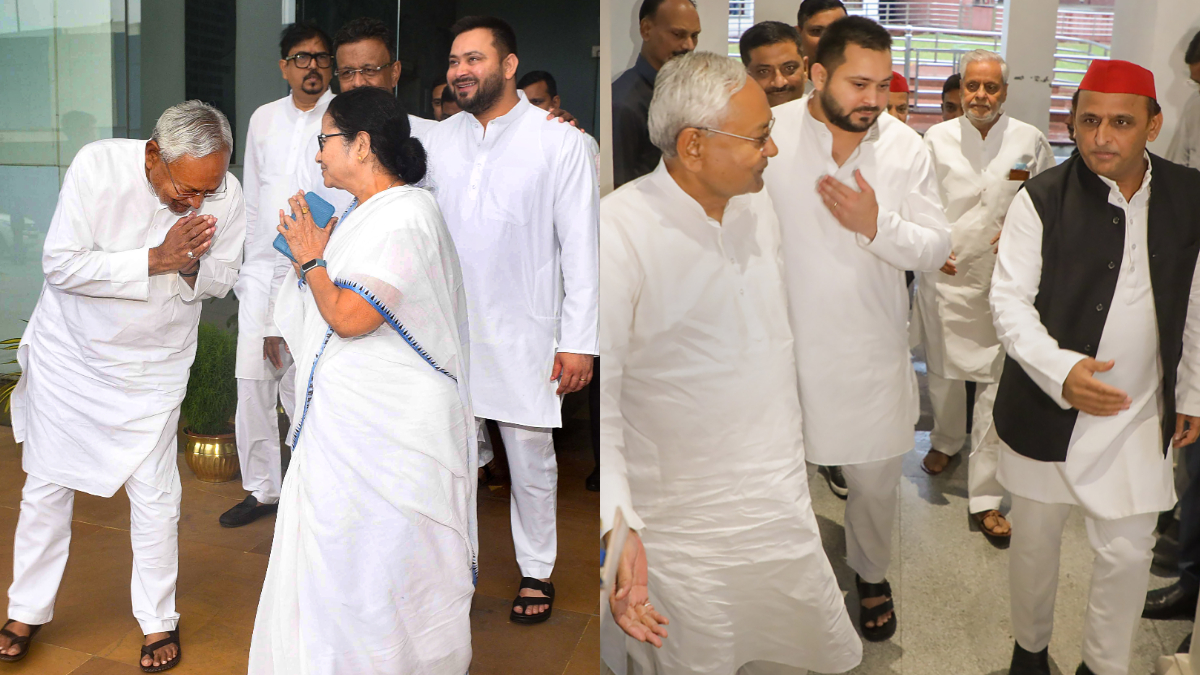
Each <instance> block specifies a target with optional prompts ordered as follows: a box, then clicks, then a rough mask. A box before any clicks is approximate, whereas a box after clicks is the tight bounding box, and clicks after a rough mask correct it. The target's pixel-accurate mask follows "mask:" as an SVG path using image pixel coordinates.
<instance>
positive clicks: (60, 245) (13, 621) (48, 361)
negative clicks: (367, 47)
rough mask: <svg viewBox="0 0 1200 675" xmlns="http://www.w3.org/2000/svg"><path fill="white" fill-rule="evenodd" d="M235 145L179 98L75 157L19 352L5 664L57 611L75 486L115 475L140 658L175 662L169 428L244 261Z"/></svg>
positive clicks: (94, 486) (96, 490) (106, 485)
mask: <svg viewBox="0 0 1200 675" xmlns="http://www.w3.org/2000/svg"><path fill="white" fill-rule="evenodd" d="M232 151H233V134H232V133H231V132H230V130H229V121H228V120H226V119H225V116H224V115H222V114H221V112H220V111H219V110H217V109H216V108H214V107H212V106H210V105H208V104H206V103H201V102H200V101H185V102H183V103H179V104H176V105H174V106H171V107H170V108H167V110H166V111H164V112H163V114H162V116H160V117H159V118H158V122H157V123H156V124H155V125H154V135H153V136H152V137H151V139H150V140H148V141H139V140H136V139H125V138H112V139H107V140H102V141H96V142H94V143H89V144H88V145H85V146H84V147H83V148H82V149H80V151H79V153H78V154H77V155H76V156H75V158H74V159H73V160H71V166H70V168H69V169H67V173H66V176H65V177H64V178H63V186H62V191H61V192H60V193H59V198H58V207H57V208H56V209H55V211H54V219H53V220H52V221H51V222H50V229H49V231H48V232H47V233H46V243H45V247H44V249H43V251H42V269H43V270H44V271H45V274H46V283H45V285H44V286H43V287H42V294H41V297H39V298H38V303H37V307H35V308H34V310H33V315H32V316H31V317H30V318H29V326H28V327H27V328H26V329H25V335H24V336H22V338H21V344H20V348H19V349H18V350H17V360H18V361H19V362H20V364H21V371H22V374H21V379H20V381H19V382H18V383H17V388H16V390H15V391H14V392H13V396H12V420H13V435H14V436H15V437H16V439H17V442H18V443H24V446H23V449H22V457H21V469H23V470H24V472H25V473H26V474H28V475H27V476H26V478H25V487H24V489H23V490H22V492H21V513H20V518H19V519H18V520H17V531H16V534H15V535H14V538H13V582H12V586H10V587H9V589H8V617H9V620H8V621H7V622H6V623H5V625H4V627H3V628H0V661H18V660H20V659H22V658H24V657H25V656H26V655H27V654H28V651H29V649H30V646H29V640H30V638H32V637H33V636H34V634H35V633H36V632H37V631H38V629H40V628H41V626H42V624H45V623H47V622H49V621H50V620H51V619H52V618H53V617H54V603H55V596H56V595H57V594H58V590H59V585H60V584H61V583H62V576H63V570H64V569H65V568H66V564H67V557H68V553H69V547H70V542H71V514H72V509H73V508H74V503H75V493H76V492H77V491H82V492H86V493H88V494H92V495H97V496H100V497H112V496H113V495H114V494H115V493H116V491H117V490H119V489H121V488H122V487H124V488H125V492H126V494H127V495H128V496H129V516H130V519H129V523H130V527H129V530H130V539H131V542H132V548H133V577H132V580H131V583H130V592H131V596H132V605H133V616H134V618H135V619H137V622H138V626H139V627H140V628H141V631H142V633H144V634H145V636H146V637H145V641H144V642H143V645H144V646H143V647H142V656H141V658H140V665H141V667H142V670H143V671H145V672H155V670H157V671H163V670H168V669H170V668H174V667H175V666H176V665H177V664H178V663H179V662H180V660H181V659H182V656H183V652H182V650H181V647H180V643H179V631H178V627H179V613H178V612H177V611H176V607H175V585H176V582H177V580H178V576H179V504H180V500H181V499H182V496H183V488H182V486H181V484H180V481H179V470H178V468H177V464H176V459H177V457H178V453H177V452H176V442H175V432H176V429H178V426H179V409H180V405H181V404H182V402H183V397H184V392H185V390H186V389H187V383H188V371H189V369H190V367H191V365H192V361H193V359H194V357H195V355H196V331H197V325H198V324H199V322H200V307H201V303H202V302H203V301H204V300H205V299H206V298H219V297H223V296H224V295H225V294H226V293H228V292H229V289H230V288H232V287H233V285H234V282H235V281H237V276H238V267H239V265H240V263H241V257H242V242H243V237H244V235H245V232H246V223H245V218H244V208H243V202H242V190H241V186H240V185H239V184H238V181H237V179H236V178H234V177H233V174H231V173H229V171H228V169H229V158H230V154H231V153H232ZM89 581H90V583H107V582H105V581H101V580H97V579H90V580H89ZM152 669H154V670H152ZM41 670H42V671H43V672H44V668H42V669H41Z"/></svg>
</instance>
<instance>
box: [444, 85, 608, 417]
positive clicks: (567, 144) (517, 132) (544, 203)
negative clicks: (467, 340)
mask: <svg viewBox="0 0 1200 675" xmlns="http://www.w3.org/2000/svg"><path fill="white" fill-rule="evenodd" d="M518 95H519V96H520V101H519V102H518V103H517V105H516V107H514V108H513V109H512V110H511V111H509V112H508V113H506V114H504V115H502V116H500V117H498V118H496V119H494V120H492V121H491V122H489V123H488V125H487V129H486V132H485V129H484V127H483V125H481V124H480V123H479V121H478V120H476V119H475V117H474V116H473V115H469V114H467V115H454V116H453V117H450V118H449V119H447V120H444V121H443V122H441V123H439V124H438V125H437V126H435V127H434V128H433V129H432V130H431V131H429V133H428V135H427V136H426V138H425V139H424V140H425V144H426V148H427V150H428V152H429V172H430V175H429V177H428V178H427V179H426V180H427V182H428V184H429V185H430V186H431V188H432V189H433V190H434V194H435V195H436V196H437V200H438V204H439V205H440V206H441V208H442V214H443V215H444V216H445V218H446V223H447V224H448V225H449V227H450V233H451V235H452V236H453V237H454V245H455V247H456V248H457V249H458V255H459V257H460V258H461V260H462V269H463V279H464V281H465V283H466V287H467V307H468V309H469V311H470V316H471V368H472V371H471V377H470V380H471V399H472V402H473V403H474V406H475V413H476V414H477V415H479V416H480V417H482V418H487V419H494V420H496V421H498V422H509V423H512V424H521V425H525V426H531V427H543V428H545V427H559V426H562V415H561V411H560V399H559V397H558V396H557V395H556V394H555V391H556V390H557V389H558V383H557V382H552V381H551V380H550V376H551V374H552V373H553V370H554V356H555V353H557V352H571V353H576V354H595V353H596V352H597V327H596V314H597V302H598V295H599V269H598V265H599V263H598V262H597V260H598V259H597V255H598V254H597V248H598V245H599V244H598V241H597V240H598V234H597V228H598V217H599V216H598V214H597V206H598V203H599V199H600V196H599V188H598V186H597V183H596V168H595V163H594V161H593V159H592V154H591V151H590V150H589V149H588V145H587V139H586V138H585V136H584V135H583V134H581V133H579V131H578V130H577V129H575V127H573V126H571V125H569V124H562V123H560V122H558V121H554V120H547V119H546V111H544V110H542V109H541V108H537V107H535V106H533V105H531V104H530V103H529V102H528V101H527V100H526V99H525V94H524V93H523V92H518Z"/></svg>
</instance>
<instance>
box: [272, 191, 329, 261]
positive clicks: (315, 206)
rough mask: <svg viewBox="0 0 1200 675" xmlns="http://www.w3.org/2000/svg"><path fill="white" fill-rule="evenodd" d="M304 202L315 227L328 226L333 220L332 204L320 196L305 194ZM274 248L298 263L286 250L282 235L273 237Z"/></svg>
mask: <svg viewBox="0 0 1200 675" xmlns="http://www.w3.org/2000/svg"><path fill="white" fill-rule="evenodd" d="M304 201H306V202H308V212H309V214H310V215H311V216H312V219H313V222H314V223H316V224H317V227H322V228H323V227H325V226H326V225H328V224H329V220H330V219H331V218H333V210H334V209H333V204H330V203H329V202H327V201H325V200H324V199H321V197H320V195H318V194H317V193H315V192H308V193H305V195H304ZM295 217H296V214H295V213H293V214H292V218H295ZM274 246H275V250H276V251H279V252H280V253H282V254H284V255H286V256H287V257H288V260H291V261H292V262H300V261H298V260H296V258H295V257H294V256H293V255H292V249H290V248H288V243H287V239H284V238H283V235H282V234H277V235H275V244H274ZM306 262H307V261H306Z"/></svg>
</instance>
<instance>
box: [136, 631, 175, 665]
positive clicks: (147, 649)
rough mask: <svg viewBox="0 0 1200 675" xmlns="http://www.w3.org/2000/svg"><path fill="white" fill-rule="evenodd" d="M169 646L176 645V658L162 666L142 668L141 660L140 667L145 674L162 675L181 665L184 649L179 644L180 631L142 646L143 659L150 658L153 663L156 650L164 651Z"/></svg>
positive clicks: (171, 632)
mask: <svg viewBox="0 0 1200 675" xmlns="http://www.w3.org/2000/svg"><path fill="white" fill-rule="evenodd" d="M167 645H175V647H176V649H175V658H173V659H171V660H170V661H167V662H166V663H164V664H162V665H161V666H142V659H141V658H139V659H138V665H139V666H141V668H142V672H143V673H161V672H163V671H164V670H170V669H172V668H174V667H175V666H177V665H179V661H180V660H181V659H183V647H182V646H180V644H179V631H178V630H173V631H170V632H169V635H168V636H167V637H165V638H163V639H161V640H159V641H158V642H152V643H150V644H148V645H143V646H142V657H146V656H149V657H150V660H151V661H153V660H154V651H155V650H156V649H162V648H163V647H166V646H167Z"/></svg>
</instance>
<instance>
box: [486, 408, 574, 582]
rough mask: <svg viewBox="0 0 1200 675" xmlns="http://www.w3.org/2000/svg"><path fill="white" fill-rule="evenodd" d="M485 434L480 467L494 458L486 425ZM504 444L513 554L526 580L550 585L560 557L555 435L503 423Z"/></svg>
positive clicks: (532, 428)
mask: <svg viewBox="0 0 1200 675" xmlns="http://www.w3.org/2000/svg"><path fill="white" fill-rule="evenodd" d="M476 426H477V427H478V428H479V440H480V443H479V465H480V466H483V465H484V464H486V463H487V462H489V461H491V458H492V447H491V439H490V437H489V435H488V431H487V424H486V422H485V420H482V419H477V420H476ZM496 426H497V427H499V429H500V439H501V440H502V441H503V442H504V449H505V452H506V453H508V471H509V475H510V476H511V477H512V497H511V499H510V505H509V510H510V520H511V523H512V535H513V548H514V549H515V550H516V553H517V566H518V567H520V568H521V576H525V577H533V578H534V579H548V578H550V574H551V573H552V572H554V560H555V558H556V557H557V553H558V529H557V511H558V460H557V458H556V457H555V456H554V434H553V430H552V429H539V428H537V427H524V426H521V425H519V424H508V423H507V422H498V423H497V425H496Z"/></svg>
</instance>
